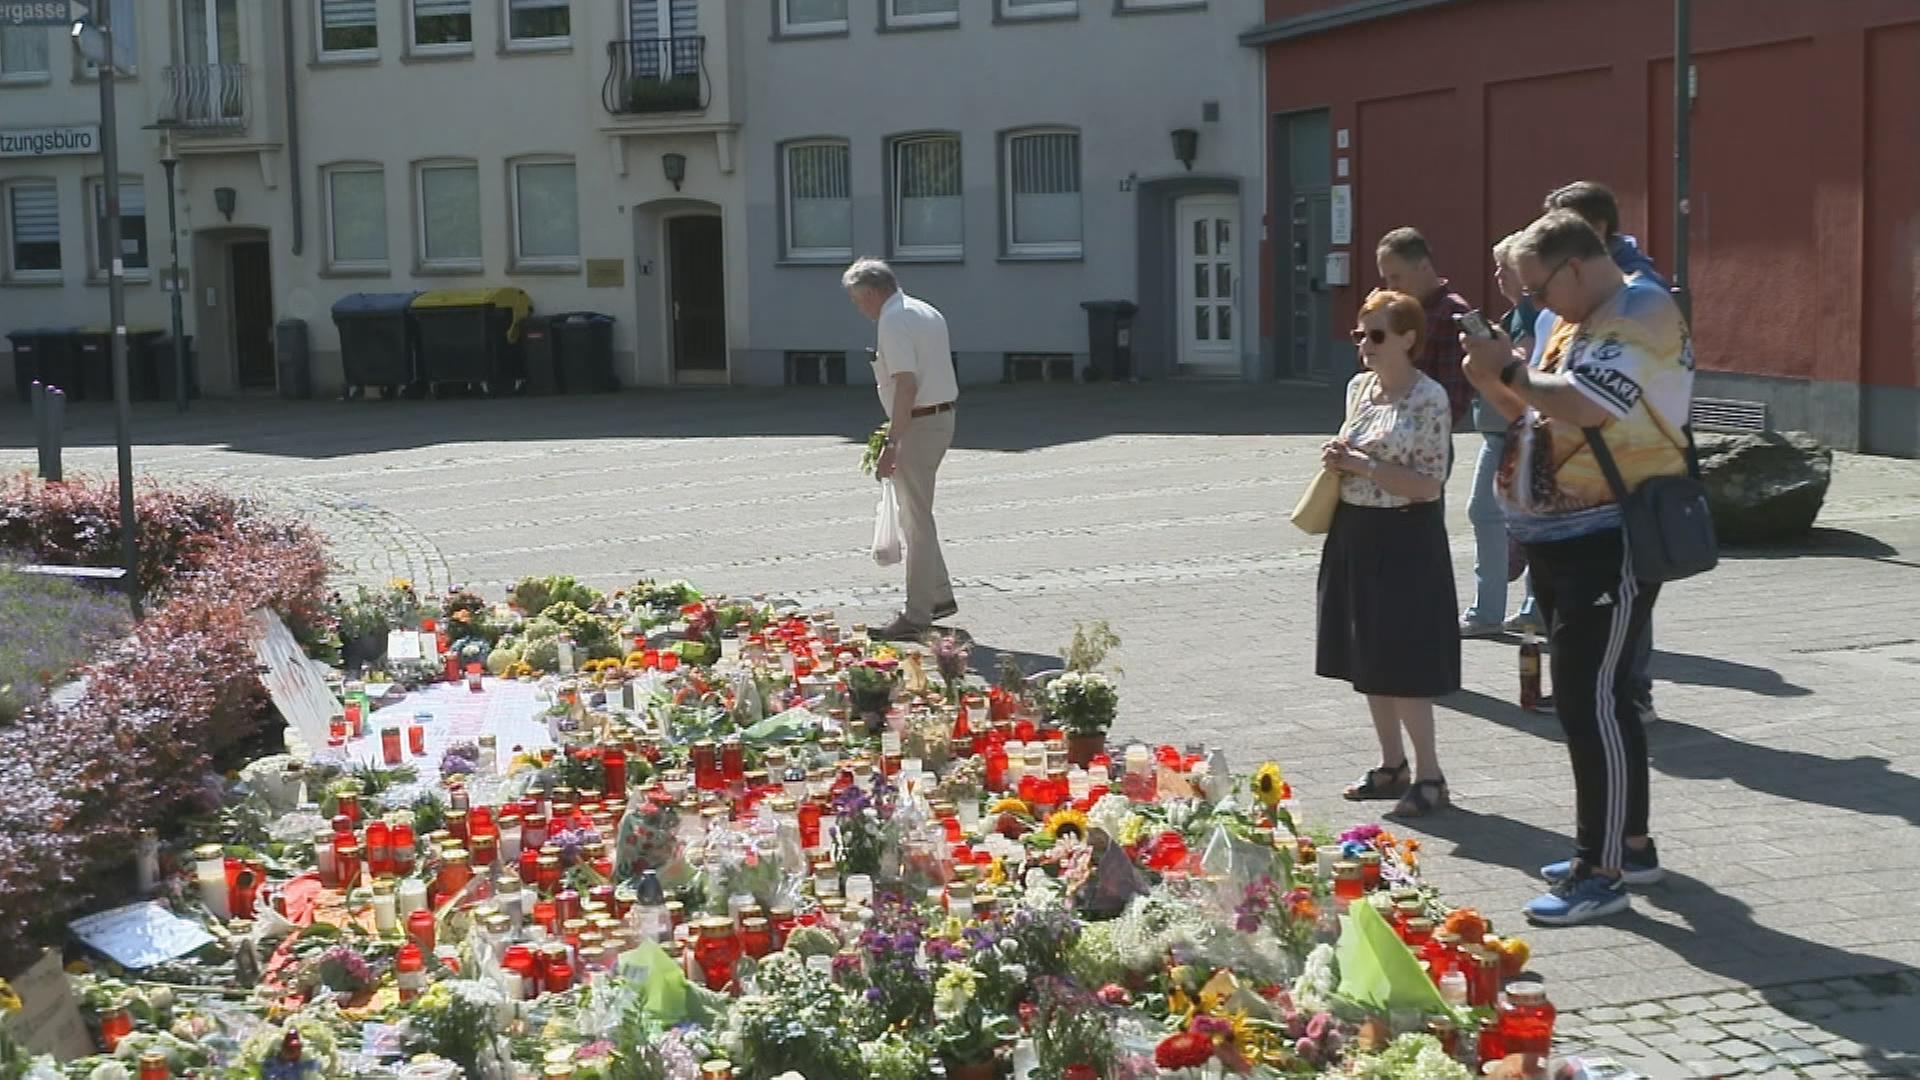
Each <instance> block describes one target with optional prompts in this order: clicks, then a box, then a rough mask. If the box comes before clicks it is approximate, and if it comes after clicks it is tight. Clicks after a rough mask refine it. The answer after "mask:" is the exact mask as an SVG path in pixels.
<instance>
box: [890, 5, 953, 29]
mask: <svg viewBox="0 0 1920 1080" xmlns="http://www.w3.org/2000/svg"><path fill="white" fill-rule="evenodd" d="M886 3H887V6H886V13H887V25H888V26H954V25H957V24H958V23H959V22H960V0H886Z"/></svg>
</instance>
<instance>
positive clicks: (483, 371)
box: [408, 288, 533, 395]
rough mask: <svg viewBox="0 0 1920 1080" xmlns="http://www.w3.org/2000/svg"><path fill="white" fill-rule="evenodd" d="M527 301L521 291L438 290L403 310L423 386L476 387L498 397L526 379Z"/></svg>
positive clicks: (525, 295)
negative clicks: (412, 336) (524, 335)
mask: <svg viewBox="0 0 1920 1080" xmlns="http://www.w3.org/2000/svg"><path fill="white" fill-rule="evenodd" d="M532 310H533V301H532V300H531V299H530V298H529V297H528V296H527V294H526V291H525V290H523V289H515V288H495V289H441V290H436V291H434V292H425V293H421V294H420V295H419V296H417V297H414V299H413V303H412V305H411V306H410V307H409V308H408V317H409V318H410V319H411V320H412V321H413V326H414V333H415V334H416V335H417V338H416V340H417V341H418V342H419V349H420V353H419V356H420V377H421V379H422V380H424V381H425V382H427V383H429V384H435V385H439V384H445V383H469V384H472V383H479V384H482V385H483V386H484V387H485V389H486V390H487V392H488V393H491V394H495V395H498V394H504V393H507V392H508V391H510V390H513V389H514V388H515V387H516V386H517V385H518V384H519V382H520V380H522V379H524V378H526V373H527V366H526V352H525V349H524V348H523V347H522V345H523V343H522V341H521V330H522V329H523V325H524V323H525V322H526V318H527V316H528V314H530V313H531V312H532Z"/></svg>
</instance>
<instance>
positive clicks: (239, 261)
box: [227, 240, 279, 390]
mask: <svg viewBox="0 0 1920 1080" xmlns="http://www.w3.org/2000/svg"><path fill="white" fill-rule="evenodd" d="M227 250H228V252H229V255H228V258H229V260H230V263H231V266H230V270H231V272H232V276H231V277H230V278H229V280H230V281H232V283H233V284H232V286H231V288H232V291H233V355H234V357H235V360H236V361H237V363H238V367H239V372H238V374H239V382H240V388H241V389H242V390H252V389H265V390H271V389H273V388H274V387H275V386H276V385H277V384H278V383H279V378H278V376H277V374H276V372H275V370H274V364H273V268H272V266H271V264H270V259H269V258H268V254H267V242H266V241H265V240H244V241H241V242H239V243H236V244H234V245H232V246H231V247H229V248H228V249H227Z"/></svg>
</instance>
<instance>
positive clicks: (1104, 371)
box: [1080, 300, 1140, 382]
mask: <svg viewBox="0 0 1920 1080" xmlns="http://www.w3.org/2000/svg"><path fill="white" fill-rule="evenodd" d="M1080 306H1081V307H1083V308H1085V309H1086V311H1087V380H1088V381H1089V382H1091V381H1093V380H1095V379H1117V380H1124V379H1131V378H1133V315H1134V312H1136V311H1139V310H1140V308H1139V306H1138V305H1136V304H1134V303H1133V301H1131V300H1088V301H1086V302H1085V303H1083V304H1081V305H1080Z"/></svg>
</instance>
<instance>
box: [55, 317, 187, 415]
mask: <svg viewBox="0 0 1920 1080" xmlns="http://www.w3.org/2000/svg"><path fill="white" fill-rule="evenodd" d="M162 336H164V335H163V333H162V331H159V330H145V329H141V330H134V329H130V330H128V331H127V397H128V399H129V400H139V397H140V394H139V391H140V388H141V385H142V383H143V382H145V381H147V376H146V369H147V368H148V366H149V365H150V363H151V357H150V356H149V352H150V346H151V345H152V344H153V342H154V341H155V340H156V339H158V338H160V337H162ZM74 340H75V348H74V353H75V356H74V367H75V368H76V369H77V370H76V371H75V373H74V374H73V375H72V376H71V379H72V381H73V383H74V384H75V385H74V386H73V387H70V388H69V389H68V393H69V395H71V396H76V397H78V398H79V400H81V401H112V400H113V331H111V330H100V329H95V328H91V327H89V328H88V329H85V330H80V331H76V332H75V334H74Z"/></svg>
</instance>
